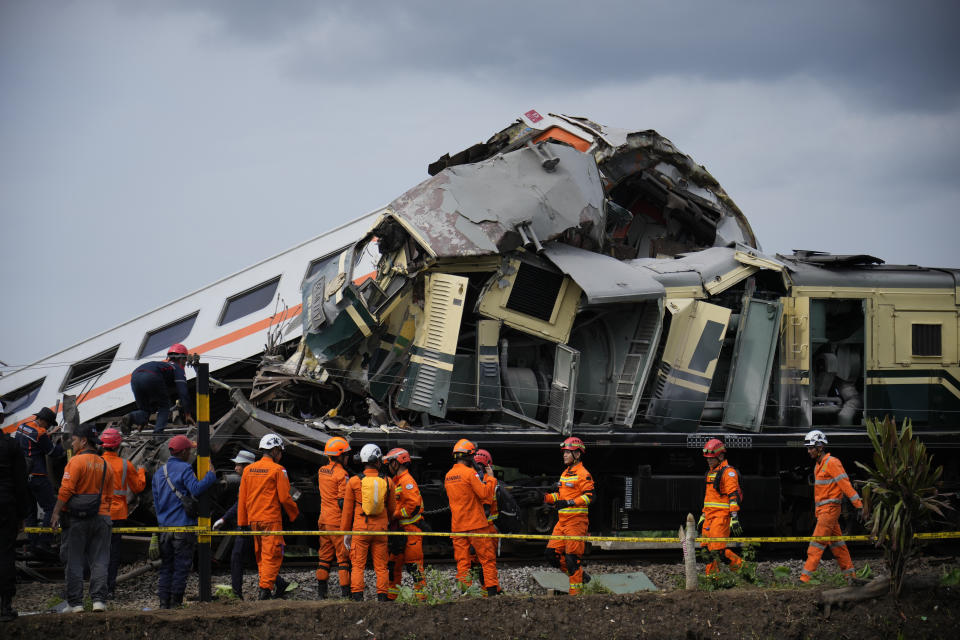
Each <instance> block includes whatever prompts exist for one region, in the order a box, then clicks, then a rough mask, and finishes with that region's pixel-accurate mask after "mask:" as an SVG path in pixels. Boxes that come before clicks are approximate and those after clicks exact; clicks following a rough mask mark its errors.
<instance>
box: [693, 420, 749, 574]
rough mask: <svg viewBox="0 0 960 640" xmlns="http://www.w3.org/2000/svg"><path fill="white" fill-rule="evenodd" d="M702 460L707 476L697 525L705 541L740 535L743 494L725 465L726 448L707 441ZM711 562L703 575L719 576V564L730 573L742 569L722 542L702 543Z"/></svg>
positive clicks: (733, 472) (713, 440)
mask: <svg viewBox="0 0 960 640" xmlns="http://www.w3.org/2000/svg"><path fill="white" fill-rule="evenodd" d="M703 457H704V458H706V460H707V467H708V469H707V473H706V475H705V476H704V480H705V481H706V490H705V491H704V494H703V512H702V513H701V514H700V521H699V522H698V523H697V524H698V525H699V526H701V527H703V537H705V538H729V537H730V534H731V532H732V533H733V535H735V536H739V535H742V534H743V527H741V526H740V503H741V502H742V501H743V494H742V493H741V491H740V474H739V473H738V472H737V470H736V469H734V468H733V467H731V466H730V463H729V462H727V448H726V446H725V445H724V444H723V442H721V441H720V440H718V439H717V438H711V439H710V440H707V443H706V444H705V445H704V446H703ZM703 546H704V547H706V548H707V550H708V551H709V552H710V556H711V558H713V560H712V561H711V562H710V563H709V564H708V565H707V575H708V576H716V575H719V574H720V562H721V561H723V562H725V563H726V564H728V565H730V568H731V569H732V570H733V571H739V570H740V568H741V567H742V566H743V558H741V557H740V556H738V555H737V554H735V553H734V552H733V551H732V550H730V549H728V548H727V543H726V542H704V543H703Z"/></svg>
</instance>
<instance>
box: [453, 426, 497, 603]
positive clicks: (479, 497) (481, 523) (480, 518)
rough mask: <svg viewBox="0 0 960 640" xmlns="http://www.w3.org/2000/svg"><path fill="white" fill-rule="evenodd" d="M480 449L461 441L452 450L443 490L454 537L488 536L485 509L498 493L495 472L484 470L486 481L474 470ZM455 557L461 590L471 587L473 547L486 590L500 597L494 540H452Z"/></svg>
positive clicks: (491, 469) (488, 593)
mask: <svg viewBox="0 0 960 640" xmlns="http://www.w3.org/2000/svg"><path fill="white" fill-rule="evenodd" d="M476 452H477V446H476V445H475V444H473V443H472V442H470V441H469V440H466V439H463V440H459V441H458V442H457V443H456V444H455V445H454V447H453V457H454V460H455V461H456V462H454V465H453V467H452V468H451V469H450V471H447V475H446V477H444V479H443V488H444V489H445V490H446V492H447V500H449V502H450V531H451V532H453V533H488V532H489V530H488V528H487V515H486V513H485V512H484V510H483V505H484V504H485V503H486V504H489V503H490V502H491V501H492V500H493V497H494V495H496V492H497V479H496V478H495V477H494V475H493V468H491V467H489V466H488V467H486V468H485V469H484V472H485V474H484V478H483V480H481V479H480V475H479V474H478V473H477V472H476V470H475V469H474V468H473V456H474V454H476ZM452 540H453V557H454V559H455V560H456V561H457V582H458V583H460V587H461V588H462V589H466V588H468V587H469V586H470V585H471V584H472V580H471V579H470V546H471V545H473V548H474V549H475V550H476V552H477V558H478V559H479V560H480V566H481V567H482V570H483V586H484V587H486V589H487V595H491V596H495V595H497V594H498V593H499V587H500V580H499V577H498V575H497V552H496V543H495V539H494V538H479V537H476V538H474V537H469V538H468V537H464V536H452Z"/></svg>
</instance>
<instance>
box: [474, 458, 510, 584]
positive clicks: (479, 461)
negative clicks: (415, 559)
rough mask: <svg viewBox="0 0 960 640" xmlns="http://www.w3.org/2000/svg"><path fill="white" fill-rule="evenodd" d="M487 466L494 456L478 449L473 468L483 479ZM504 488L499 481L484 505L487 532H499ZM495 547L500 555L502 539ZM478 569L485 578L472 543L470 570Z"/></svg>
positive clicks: (481, 576) (497, 540) (490, 464)
mask: <svg viewBox="0 0 960 640" xmlns="http://www.w3.org/2000/svg"><path fill="white" fill-rule="evenodd" d="M487 467H490V468H491V469H492V468H493V457H492V456H491V455H490V452H489V451H487V450H486V449H477V452H476V453H475V454H473V468H474V469H476V471H477V475H479V476H480V479H481V480H483V478H484V476H485V475H486V469H487ZM502 490H503V487H502V486H501V485H500V484H499V483H497V491H496V493H495V494H494V495H493V499H492V500H490V502H485V503H484V505H483V510H484V512H485V513H486V514H487V532H488V533H498V532H499V530H498V529H497V525H496V521H497V518H498V517H500V509H499V507H498V505H497V495H498V494H499V493H500V492H501V491H502ZM493 549H494V552H495V553H496V555H497V556H499V555H500V539H499V538H494V543H493ZM474 569H477V570H478V571H479V572H480V579H481V580H482V579H483V565H481V564H480V559H479V558H478V557H477V551H476V549H474V548H473V546H472V545H471V547H470V571H473V570H474ZM502 592H503V590H502V589H500V588H499V587H498V593H502Z"/></svg>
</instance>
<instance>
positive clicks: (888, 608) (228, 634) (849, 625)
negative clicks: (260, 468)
mask: <svg viewBox="0 0 960 640" xmlns="http://www.w3.org/2000/svg"><path fill="white" fill-rule="evenodd" d="M819 591H820V589H801V590H798V589H732V590H726V591H719V592H707V593H705V592H684V591H672V592H661V593H642V594H634V595H626V596H612V595H589V596H584V597H581V598H570V597H567V596H525V597H524V596H501V597H499V598H475V599H467V600H460V601H457V602H454V603H451V604H442V605H434V606H426V605H409V604H395V603H378V602H370V601H367V602H357V603H354V602H346V601H337V600H327V601H323V602H315V601H314V602H312V601H293V602H288V601H279V600H274V601H268V602H262V603H261V602H240V601H236V600H233V601H226V602H213V603H198V604H193V605H191V606H189V607H186V608H183V609H180V610H174V611H147V612H131V611H107V612H105V613H82V614H70V615H69V616H64V615H55V614H43V615H33V616H24V617H21V618H19V619H18V620H16V621H14V622H12V623H8V624H6V625H4V626H3V627H2V628H0V630H2V631H3V635H4V636H5V637H7V638H31V639H35V638H58V640H68V639H70V638H84V639H86V638H91V637H95V636H96V635H102V636H109V637H113V638H158V639H162V638H171V639H177V640H181V639H182V638H184V637H189V638H196V639H201V638H237V637H244V638H271V639H276V638H360V639H363V640H370V639H374V638H375V639H380V640H387V639H393V638H397V639H402V640H414V639H417V640H419V639H429V638H470V639H471V640H482V639H487V638H490V639H496V640H506V639H509V638H551V639H557V638H575V637H580V638H640V637H642V638H689V639H699V638H704V639H705V638H776V639H777V640H788V639H792V638H798V639H799V638H851V639H854V638H864V639H868V638H869V639H871V640H872V639H875V638H897V637H905V638H956V637H957V628H958V625H960V590H958V589H957V588H956V587H939V588H936V589H931V590H927V591H917V592H913V593H909V594H905V595H904V596H903V597H902V598H901V600H900V602H899V603H897V602H895V601H894V600H893V599H892V598H889V597H888V598H884V599H880V600H873V601H868V602H863V603H857V604H853V605H850V606H848V607H847V608H846V609H843V610H835V611H833V613H832V615H831V616H830V618H829V619H827V618H825V617H824V615H823V613H822V611H820V610H819V609H818V606H817V601H818V597H819Z"/></svg>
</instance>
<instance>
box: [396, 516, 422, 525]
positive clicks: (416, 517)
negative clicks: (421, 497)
mask: <svg viewBox="0 0 960 640" xmlns="http://www.w3.org/2000/svg"><path fill="white" fill-rule="evenodd" d="M421 520H423V514H422V513H418V514H417V515H415V516H413V517H412V518H407V519H406V520H400V524H413V523H414V522H420V521H421Z"/></svg>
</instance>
